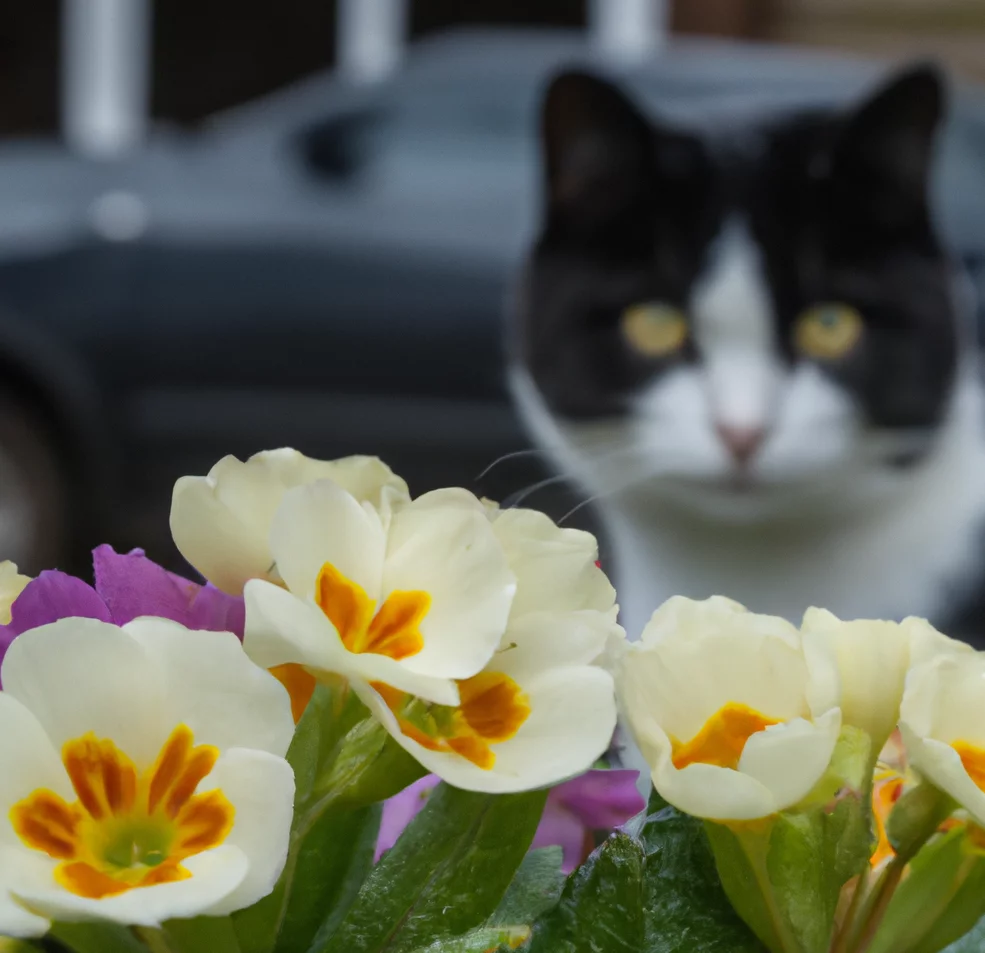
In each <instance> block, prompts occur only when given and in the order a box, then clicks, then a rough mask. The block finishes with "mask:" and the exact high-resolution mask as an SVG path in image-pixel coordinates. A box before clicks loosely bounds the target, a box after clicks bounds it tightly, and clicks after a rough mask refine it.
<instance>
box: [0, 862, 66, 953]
mask: <svg viewBox="0 0 985 953" xmlns="http://www.w3.org/2000/svg"><path fill="white" fill-rule="evenodd" d="M54 867H55V862H54V861H53V860H50V859H49V858H48V857H47V856H45V855H44V854H40V853H37V852H36V851H33V852H29V851H26V850H24V849H23V847H20V846H18V847H9V846H2V845H0V937H3V936H14V937H25V938H26V937H34V936H43V935H44V934H45V933H47V932H48V928H49V927H50V926H51V922H50V920H48V919H47V918H46V917H41V916H38V915H37V914H35V913H31V912H30V911H28V910H26V909H25V908H24V906H23V905H22V904H20V903H19V902H18V901H17V900H16V899H15V898H14V892H15V891H16V890H17V889H18V888H19V887H22V886H23V885H24V883H25V882H31V881H33V880H39V881H41V882H47V880H50V879H51V871H52V870H54ZM45 878H47V880H45Z"/></svg>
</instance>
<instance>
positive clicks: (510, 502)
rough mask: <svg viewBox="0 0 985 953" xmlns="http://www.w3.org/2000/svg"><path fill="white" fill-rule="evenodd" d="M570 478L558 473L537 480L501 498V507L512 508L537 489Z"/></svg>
mask: <svg viewBox="0 0 985 953" xmlns="http://www.w3.org/2000/svg"><path fill="white" fill-rule="evenodd" d="M568 479H570V478H569V477H568V475H567V474H565V473H559V474H556V475H555V476H551V477H547V479H546V480H539V481H538V482H537V483H534V484H531V485H530V486H528V487H525V488H524V489H522V490H519V491H517V492H516V493H513V494H511V495H510V496H508V497H506V499H505V500H503V503H502V506H503V509H506V510H512V509H515V508H516V507H517V506H519V505H520V504H521V503H522V502H523V501H524V500H525V499H527V497H529V496H532V495H533V494H534V493H536V492H537V491H538V490H543V489H544V488H546V487H549V486H552V485H553V484H555V483H562V482H564V481H565V480H568Z"/></svg>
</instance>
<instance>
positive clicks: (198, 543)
mask: <svg viewBox="0 0 985 953" xmlns="http://www.w3.org/2000/svg"><path fill="white" fill-rule="evenodd" d="M323 479H329V480H332V481H333V482H334V483H336V484H337V485H338V486H340V487H342V489H344V490H345V491H346V492H347V493H349V494H350V495H351V496H352V497H353V498H354V499H355V500H357V501H358V502H359V503H360V504H361V505H362V504H366V505H368V506H369V507H370V508H371V509H373V510H375V511H376V513H377V514H378V516H379V518H380V521H381V522H382V523H383V525H384V526H385V525H386V523H387V521H388V519H389V512H390V508H391V506H392V505H393V504H395V503H406V502H409V501H410V494H409V493H408V492H407V484H406V483H405V482H404V481H403V480H401V479H400V477H398V476H396V475H395V474H394V473H393V472H392V471H391V470H390V468H389V467H388V466H386V464H384V463H383V462H382V461H380V460H378V459H376V458H375V457H359V456H356V457H345V458H343V459H341V460H312V459H310V458H308V457H306V456H304V454H302V453H299V452H298V451H297V450H291V449H287V448H285V449H280V450H266V451H264V452H262V453H258V454H255V455H254V456H252V457H250V458H249V460H247V461H246V462H245V463H242V462H240V461H239V460H237V459H236V458H235V457H223V459H222V460H220V461H219V462H218V463H217V464H216V465H215V466H214V467H213V468H212V469H211V470H210V471H209V475H208V476H205V477H192V476H186V477H182V478H181V479H180V480H178V482H177V483H176V484H175V487H174V494H173V497H172V501H171V534H172V536H173V537H174V542H175V545H176V546H177V547H178V550H179V551H180V552H181V554H182V556H184V557H185V559H187V560H188V562H189V563H191V564H192V565H193V566H194V567H195V568H196V569H197V570H198V571H199V572H200V573H202V575H203V576H205V578H206V579H208V580H209V582H211V583H212V584H213V585H215V586H217V587H218V588H220V589H222V590H224V591H225V592H229V593H232V594H234V595H238V594H239V593H240V592H242V591H243V586H244V585H245V584H246V581H247V580H248V579H269V580H272V581H274V582H279V581H280V575H279V572H278V569H277V567H276V565H275V560H274V556H273V554H272V552H271V549H270V528H271V524H272V522H273V519H274V514H275V513H276V512H277V508H278V506H280V503H281V500H282V499H283V496H284V494H285V493H286V492H287V490H289V489H291V488H292V487H297V486H304V485H306V484H309V483H313V482H315V481H316V480H323Z"/></svg>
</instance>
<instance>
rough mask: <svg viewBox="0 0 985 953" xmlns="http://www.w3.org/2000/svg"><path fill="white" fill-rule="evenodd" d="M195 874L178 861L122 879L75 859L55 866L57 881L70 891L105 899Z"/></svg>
mask: <svg viewBox="0 0 985 953" xmlns="http://www.w3.org/2000/svg"><path fill="white" fill-rule="evenodd" d="M189 877H191V874H190V873H189V872H188V871H187V870H185V869H184V867H181V866H180V865H179V864H176V863H164V864H161V865H160V866H158V867H152V868H151V869H150V870H148V871H147V872H146V873H144V874H143V875H142V876H139V877H138V878H127V879H118V878H116V877H111V876H110V875H109V874H105V873H103V872H102V871H101V870H97V869H96V868H95V867H93V866H92V865H91V864H86V863H81V862H77V863H71V864H59V865H58V866H57V867H56V868H55V882H56V883H58V884H60V885H61V886H62V887H64V888H65V889H66V890H67V891H69V893H73V894H75V895H76V896H77V897H86V898H87V899H89V900H101V899H102V898H103V897H115V896H117V895H118V894H121V893H126V892H127V891H128V890H133V888H134V887H152V886H154V885H155V884H162V883H173V882H174V881H177V880H187V879H188V878H189Z"/></svg>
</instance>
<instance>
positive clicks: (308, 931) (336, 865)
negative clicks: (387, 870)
mask: <svg viewBox="0 0 985 953" xmlns="http://www.w3.org/2000/svg"><path fill="white" fill-rule="evenodd" d="M381 811H382V807H381V805H379V804H371V805H369V806H367V807H363V808H359V809H357V810H355V811H346V810H339V811H326V812H325V813H324V814H322V816H321V817H320V818H319V819H318V821H317V822H316V823H315V825H314V827H312V829H311V830H310V832H309V833H308V834H307V836H306V837H305V838H304V839H303V840H301V841H300V843H299V844H298V845H297V846H296V849H294V850H292V854H291V857H290V858H289V860H288V867H287V868H285V871H284V876H282V877H281V880H280V882H279V883H278V885H277V888H275V890H274V892H273V893H272V894H271V895H270V896H269V897H265V898H264V899H263V900H261V901H260V902H259V903H256V904H254V905H253V906H252V907H250V908H249V909H247V910H242V911H240V912H239V913H236V914H233V922H234V923H235V925H236V932H237V935H238V936H239V939H240V946H241V948H242V953H267V951H270V950H274V951H276V953H294V951H295V950H306V949H307V948H308V947H309V946H310V945H311V944H312V942H313V941H314V939H315V936H316V935H317V933H318V931H319V929H321V928H322V927H323V926H324V925H325V924H328V927H329V928H332V929H334V927H335V926H336V925H337V924H338V922H339V920H340V919H341V918H342V916H343V915H344V914H345V912H346V910H348V908H349V905H350V904H351V903H352V901H353V900H354V899H355V897H356V895H357V893H358V891H359V888H360V886H361V885H362V883H363V881H364V880H365V879H366V875H367V874H368V873H369V872H370V870H372V868H373V857H374V854H375V850H376V839H377V836H378V834H379V829H380V814H381ZM258 940H259V943H262V945H259V944H258Z"/></svg>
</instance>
